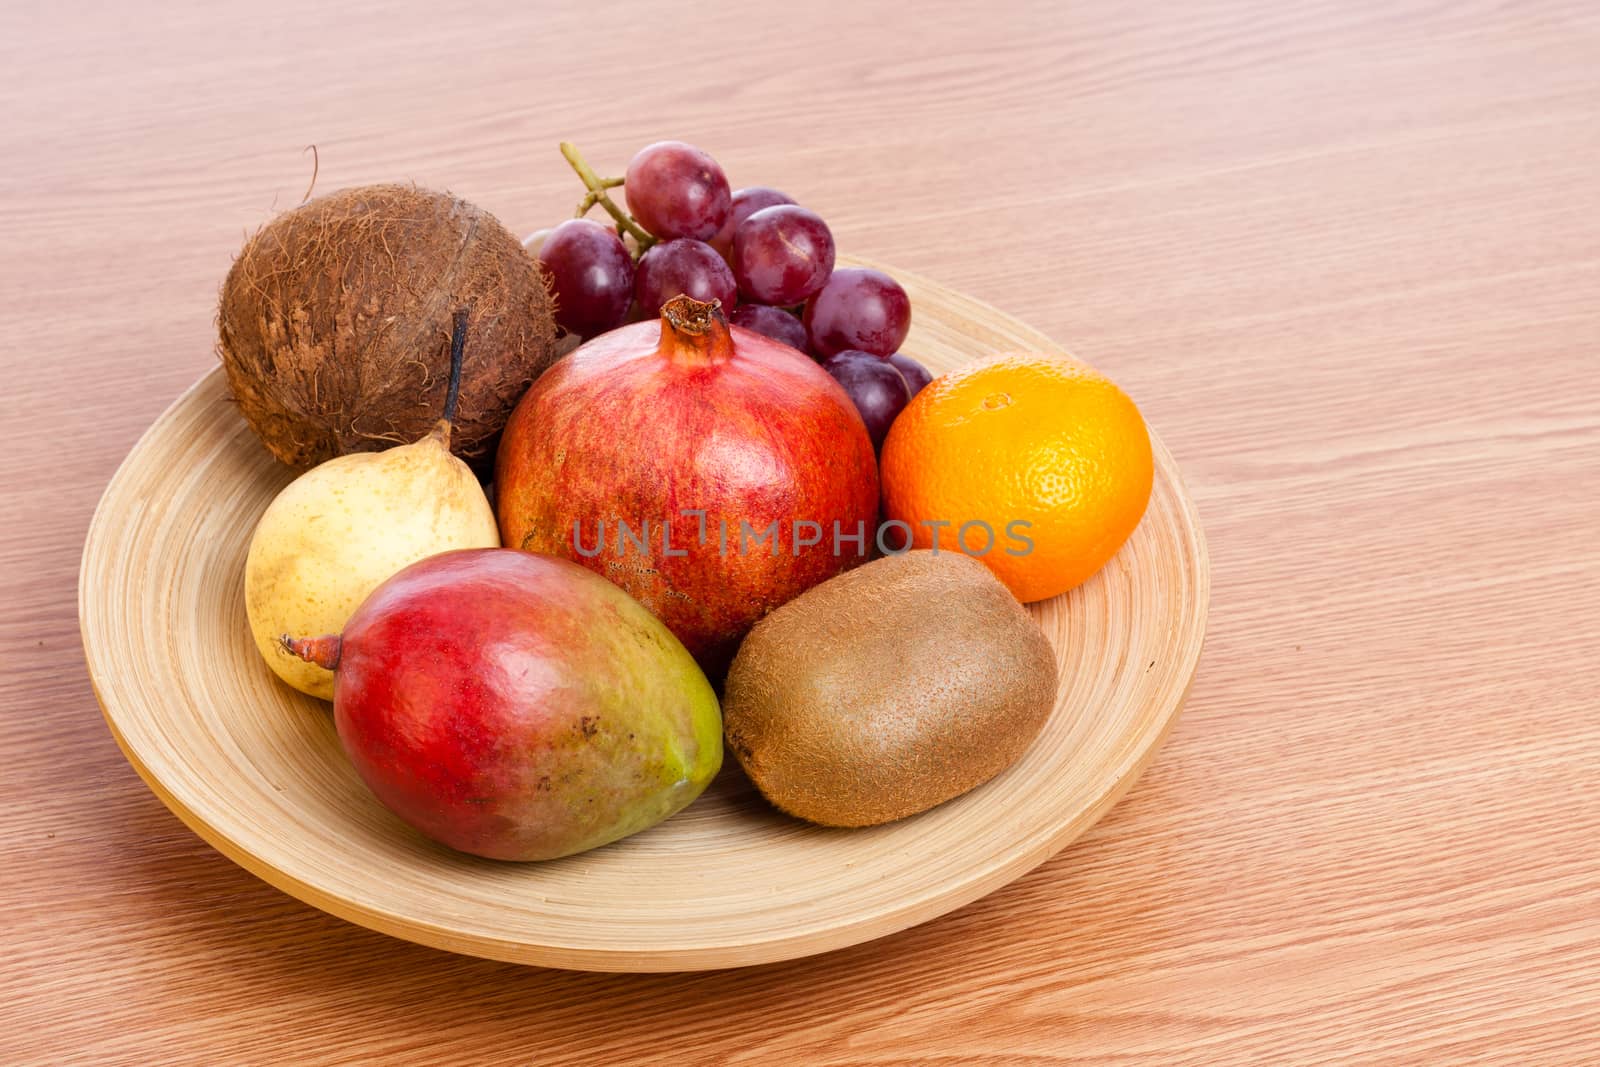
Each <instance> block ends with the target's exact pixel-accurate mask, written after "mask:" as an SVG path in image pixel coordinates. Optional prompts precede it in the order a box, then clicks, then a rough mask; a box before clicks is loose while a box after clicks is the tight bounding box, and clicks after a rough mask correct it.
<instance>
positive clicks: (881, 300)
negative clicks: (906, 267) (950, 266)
mask: <svg viewBox="0 0 1600 1067" xmlns="http://www.w3.org/2000/svg"><path fill="white" fill-rule="evenodd" d="M805 324H806V335H807V337H808V338H809V339H810V342H811V352H812V354H813V355H816V356H819V357H821V358H824V359H826V358H827V357H828V356H831V355H833V354H834V353H835V352H842V351H844V350H845V349H850V348H854V349H858V350H860V351H862V352H871V353H872V354H873V355H875V356H882V357H885V358H887V357H888V356H890V355H892V354H894V352H895V351H897V350H898V349H899V348H900V345H901V344H903V343H904V342H905V339H906V334H907V332H909V331H910V329H911V298H910V297H908V296H906V291H905V290H904V289H902V288H900V286H899V284H898V283H896V282H895V280H894V279H893V278H891V277H889V276H888V275H887V274H885V273H883V271H881V270H870V269H868V268H865V267H840V268H839V269H838V270H836V271H834V272H833V274H832V275H831V276H830V277H829V278H828V283H827V284H826V285H824V286H823V287H822V289H821V290H819V291H818V292H817V294H816V295H815V296H813V297H812V298H811V299H810V301H808V302H807V303H806V312H805Z"/></svg>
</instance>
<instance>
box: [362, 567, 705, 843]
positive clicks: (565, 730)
mask: <svg viewBox="0 0 1600 1067" xmlns="http://www.w3.org/2000/svg"><path fill="white" fill-rule="evenodd" d="M334 720H335V723H336V725H337V728H338V732H339V739H340V741H341V742H342V743H343V745H344V749H345V751H346V753H348V755H349V757H350V760H351V762H352V763H353V764H354V765H355V768H356V770H357V772H358V773H359V774H360V775H361V778H362V779H363V781H365V782H366V784H367V785H368V787H369V788H371V790H372V791H373V793H374V794H376V795H377V797H378V799H379V800H380V801H382V802H383V804H384V805H385V806H386V807H388V808H389V809H390V810H391V811H393V812H394V813H395V814H397V815H398V816H400V818H402V819H404V820H405V821H406V822H407V823H410V824H411V825H412V826H413V827H415V828H416V829H418V830H420V831H421V832H422V833H424V834H426V835H427V836H428V837H431V838H433V839H434V840H436V841H439V842H441V843H443V844H446V845H449V846H450V847H452V848H455V849H459V850H460V851H462V852H469V853H472V854H474V855H478V856H485V857H488V858H490V859H502V860H542V859H552V858H555V857H558V856H565V855H570V854H572V853H575V852H582V851H584V850H586V849H591V848H598V847H599V846H601V845H604V844H607V843H609V842H612V841H615V840H617V839H618V838H621V837H625V836H627V835H629V834H633V833H637V832H638V831H640V830H644V829H646V828H648V827H650V826H653V825H655V824H656V823H658V822H660V821H661V820H663V819H665V818H667V817H668V816H669V815H672V814H673V813H674V812H677V811H679V810H680V809H682V808H683V807H684V806H686V805H687V804H688V803H689V802H690V801H692V800H693V799H694V798H695V797H696V796H698V795H699V794H700V792H701V791H702V790H703V789H704V788H705V787H706V785H707V784H708V783H709V782H710V781H711V779H712V777H713V776H715V774H716V772H717V769H718V768H719V767H720V766H721V763H722V739H721V738H722V724H721V715H720V713H719V710H718V706H717V699H716V694H715V692H714V691H713V690H712V688H711V685H710V683H709V682H707V680H706V678H705V675H704V674H703V673H702V672H701V671H700V669H699V667H698V666H697V665H696V664H695V662H694V659H693V658H692V657H691V656H690V655H689V654H688V652H687V651H686V650H685V649H684V647H683V646H682V644H680V643H679V642H678V640H677V639H676V638H674V637H673V636H672V634H671V633H670V632H669V631H668V630H667V629H666V628H665V627H664V626H663V625H662V624H661V623H660V622H659V621H658V620H657V619H655V618H654V617H653V616H652V615H651V614H650V613H649V612H648V611H646V610H645V609H644V608H643V607H641V606H640V605H639V604H638V603H637V602H635V601H634V600H632V599H631V598H630V597H629V596H628V595H627V594H626V593H624V592H623V591H622V590H620V589H618V588H617V587H616V586H615V585H613V584H612V583H610V582H608V581H606V580H605V579H603V578H600V577H598V576H597V575H595V574H594V573H593V572H591V571H588V570H585V569H584V568H582V567H578V566H576V565H575V564H573V563H570V562H568V561H566V560H562V559H556V558H554V557H550V556H539V555H532V554H529V553H525V552H516V551H511V550H508V549H470V550H463V551H456V552H446V553H442V554H440V555H437V556H432V557H430V558H428V559H425V560H422V561H421V562H419V563H416V564H413V565H412V566H410V567H407V568H406V569H405V570H402V571H401V572H400V573H398V574H397V575H395V576H394V577H393V578H391V579H389V580H388V581H387V582H385V583H384V584H383V585H382V586H380V587H379V588H378V589H377V591H375V592H374V593H373V594H372V596H371V597H370V598H368V599H367V600H366V602H365V603H363V604H362V605H361V607H360V608H359V609H358V610H357V611H356V613H355V615H353V616H352V617H351V619H350V623H349V625H348V626H347V627H346V628H345V631H344V633H343V635H342V639H341V644H340V653H339V663H338V669H337V672H336V675H335V682H334Z"/></svg>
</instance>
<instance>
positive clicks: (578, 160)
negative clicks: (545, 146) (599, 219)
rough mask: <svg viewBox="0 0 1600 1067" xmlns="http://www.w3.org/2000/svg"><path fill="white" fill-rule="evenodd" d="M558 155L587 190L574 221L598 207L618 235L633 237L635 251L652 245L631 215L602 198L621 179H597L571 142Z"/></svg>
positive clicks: (652, 238) (562, 144)
mask: <svg viewBox="0 0 1600 1067" xmlns="http://www.w3.org/2000/svg"><path fill="white" fill-rule="evenodd" d="M561 154H562V155H563V156H564V157H566V160H567V162H568V163H570V164H571V165H572V169H573V170H574V171H576V172H577V174H578V177H579V178H580V179H582V181H583V185H584V188H586V189H588V190H589V192H588V194H587V195H585V196H584V198H583V199H582V200H581V201H579V203H578V214H577V217H578V218H580V219H581V218H583V217H584V216H585V215H587V214H588V213H589V209H590V208H592V207H594V206H595V205H596V204H599V205H600V206H601V207H603V208H605V209H606V213H607V214H608V215H610V216H611V217H612V218H613V219H615V220H616V222H617V229H618V231H620V232H624V233H629V234H632V235H633V239H634V240H635V241H637V242H638V243H639V251H640V252H641V253H642V252H644V250H645V249H647V248H649V247H650V246H651V245H653V244H655V243H656V239H655V238H654V237H652V236H651V235H650V234H649V232H647V231H646V230H645V228H644V227H643V226H640V225H639V224H638V223H637V222H635V221H633V217H632V216H631V215H629V214H628V213H627V212H626V211H624V210H622V209H621V208H620V207H618V206H617V205H616V204H614V203H612V200H611V197H610V196H608V195H607V194H606V190H607V189H615V188H617V187H618V186H619V185H621V184H622V181H623V180H622V179H621V178H602V177H600V175H598V174H596V173H595V172H594V168H593V167H591V166H589V162H588V161H587V160H586V159H584V158H583V155H582V154H581V153H580V152H579V151H578V146H577V145H575V144H573V143H572V142H571V141H562V142H561Z"/></svg>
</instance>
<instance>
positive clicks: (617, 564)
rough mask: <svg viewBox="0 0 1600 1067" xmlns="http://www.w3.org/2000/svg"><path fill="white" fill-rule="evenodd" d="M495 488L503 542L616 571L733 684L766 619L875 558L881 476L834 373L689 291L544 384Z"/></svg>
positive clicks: (514, 433) (581, 354)
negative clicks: (732, 664) (755, 628)
mask: <svg viewBox="0 0 1600 1067" xmlns="http://www.w3.org/2000/svg"><path fill="white" fill-rule="evenodd" d="M495 491H496V494H497V497H498V508H497V510H498V517H499V520H500V532H501V540H502V543H503V544H505V545H506V546H507V547H508V548H522V549H526V550H528V551H533V552H545V553H550V554H552V555H559V556H565V557H567V558H569V559H572V560H575V561H576V562H578V563H581V564H583V565H584V566H586V567H589V568H590V569H592V570H595V571H598V572H599V573H601V574H603V575H605V576H606V577H607V578H610V579H611V580H612V581H613V582H615V583H616V584H618V585H620V586H621V587H622V588H623V589H625V590H627V591H628V592H629V593H631V594H632V595H633V596H634V598H635V599H637V600H639V601H640V602H641V603H643V604H644V605H645V607H647V608H649V609H650V610H651V611H653V612H654V613H655V614H656V616H657V617H658V618H660V619H661V620H662V621H663V622H664V623H666V625H667V628H668V629H670V630H671V631H672V632H673V634H674V635H676V636H677V638H678V639H679V640H680V641H682V642H683V644H684V645H685V646H686V647H687V648H688V649H689V651H690V652H691V653H692V654H693V655H694V657H695V659H697V660H698V661H699V662H700V664H701V666H702V667H704V668H705V670H706V672H707V673H708V674H710V675H711V676H712V677H714V678H720V677H721V675H722V673H723V672H724V671H725V670H726V668H727V665H728V663H729V661H730V660H731V659H732V657H733V653H734V651H735V650H736V649H737V647H738V643H739V640H740V639H741V638H742V637H743V636H744V634H745V633H746V631H748V630H749V629H750V627H751V626H752V625H753V624H754V623H755V621H756V620H757V619H759V618H761V617H762V616H763V615H765V614H766V613H767V612H769V611H772V610H773V609H774V608H777V607H779V606H780V605H782V604H784V603H785V602H787V601H789V600H790V599H792V598H794V597H796V596H798V595H799V594H801V593H803V592H805V591H806V590H807V589H809V588H811V587H812V586H813V585H816V584H817V583H819V582H822V581H825V580H826V579H828V578H831V577H833V576H834V575H836V574H838V573H840V572H841V571H844V570H846V569H848V568H850V567H852V566H855V565H856V564H858V563H861V562H864V561H865V560H866V559H867V558H868V552H869V550H870V548H871V546H872V544H873V534H874V525H875V523H876V520H877V510H878V471H877V464H876V461H875V460H874V458H873V451H872V442H871V441H870V440H869V439H868V437H867V431H866V427H865V426H864V425H863V424H862V422H861V417H860V415H858V414H857V413H856V410H855V406H854V405H853V404H852V403H851V402H850V398H849V397H848V396H846V395H845V393H844V391H843V390H842V389H841V388H840V387H839V386H838V384H837V383H835V382H834V381H833V379H832V378H830V377H829V376H828V375H827V373H826V372H824V371H823V370H822V368H820V367H819V366H817V365H816V364H815V363H814V362H812V361H811V360H810V359H808V358H806V357H805V356H803V355H801V354H800V353H799V352H796V351H795V350H794V349H792V348H790V347H789V346H787V345H784V344H780V343H779V342H777V341H774V340H772V339H771V338H768V337H766V336H764V335H762V334H758V333H755V332H753V331H750V330H745V329H742V328H740V327H732V328H730V327H729V326H728V324H727V321H726V319H724V317H723V314H722V310H721V308H720V306H719V305H718V304H716V303H715V302H711V303H701V302H700V301H697V300H693V299H691V298H689V297H677V298H675V299H673V300H670V301H668V302H667V303H666V304H665V305H664V306H663V307H662V309H661V318H660V321H659V322H653V321H652V322H642V323H637V324H634V325H631V326H624V327H622V328H620V329H617V330H612V331H611V332H610V333H606V334H602V335H601V336H599V337H597V338H595V339H594V340H592V341H589V342H588V343H587V344H584V345H582V346H580V347H579V348H578V349H577V350H575V351H574V352H572V354H571V355H569V356H567V357H566V358H565V359H563V360H561V361H560V362H559V363H557V364H555V365H554V366H553V367H551V368H550V370H549V371H547V372H546V373H545V374H544V375H543V376H541V377H540V378H539V380H538V381H537V382H535V383H534V385H533V387H532V388H531V389H529V390H528V392H527V394H526V395H525V396H524V397H523V398H522V401H521V403H519V404H518V405H517V409H516V411H515V412H514V413H513V414H512V416H511V421H510V422H509V423H508V424H507V426H506V431H505V437H504V438H503V439H502V441H501V443H500V452H499V457H498V460H497V464H496V472H495Z"/></svg>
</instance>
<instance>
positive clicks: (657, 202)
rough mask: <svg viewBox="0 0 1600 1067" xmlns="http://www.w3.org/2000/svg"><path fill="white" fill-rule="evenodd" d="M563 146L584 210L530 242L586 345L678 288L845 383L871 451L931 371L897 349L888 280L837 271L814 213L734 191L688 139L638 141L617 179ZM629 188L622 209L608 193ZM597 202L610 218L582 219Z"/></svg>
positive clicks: (772, 192) (903, 323)
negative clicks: (642, 144) (579, 183)
mask: <svg viewBox="0 0 1600 1067" xmlns="http://www.w3.org/2000/svg"><path fill="white" fill-rule="evenodd" d="M561 152H562V155H564V156H565V157H566V158H567V161H568V162H569V163H571V164H572V167H573V169H574V170H575V171H577V172H578V176H579V177H580V178H582V179H583V182H584V185H585V186H586V187H587V188H588V190H589V192H588V195H586V196H585V197H584V198H583V201H582V202H581V203H580V204H579V205H578V212H577V217H576V218H572V219H568V220H567V221H566V222H563V223H561V224H560V225H559V226H556V227H555V228H553V229H549V230H540V231H538V232H537V233H534V234H531V235H530V236H529V237H528V238H527V239H526V240H525V242H524V243H525V244H526V245H527V246H528V248H529V250H530V251H532V252H533V253H534V254H535V255H536V256H537V257H538V259H539V262H540V263H541V264H542V265H543V267H544V270H545V273H546V275H547V276H548V277H549V279H550V283H551V289H552V291H553V292H554V293H555V297H556V321H557V323H558V324H559V325H560V326H561V328H562V329H564V330H566V331H567V332H568V333H570V334H574V335H576V336H578V337H581V338H583V339H585V340H587V339H588V338H590V337H594V336H596V335H597V334H601V333H604V332H605V331H607V330H611V329H614V328H616V327H618V326H621V325H622V324H623V323H625V322H633V321H639V320H641V319H644V318H648V317H653V316H655V315H656V314H658V313H659V311H660V308H661V305H662V304H664V303H666V302H667V301H668V300H671V299H672V298H673V297H675V296H678V295H679V294H686V295H688V296H691V297H693V298H694V299H696V300H705V301H710V300H716V301H718V302H720V303H721V305H722V307H723V308H724V309H729V310H728V321H729V322H731V323H732V324H733V325H735V326H742V327H744V328H745V329H749V330H755V331H756V332H758V333H762V334H765V335H766V336H768V337H771V338H773V339H775V340H778V341H781V342H782V343H784V344H786V345H789V346H790V347H792V348H795V349H798V350H799V351H801V352H804V353H807V354H809V355H810V356H811V358H813V359H815V360H817V361H818V362H819V363H821V364H822V367H823V369H824V370H826V371H827V372H828V373H829V374H830V375H832V376H833V378H834V380H835V381H837V382H838V383H839V384H840V385H841V386H843V387H844V390H845V392H846V393H848V394H849V396H850V399H851V400H852V401H853V402H854V403H855V405H856V409H857V410H858V411H859V412H860V413H861V418H862V420H863V421H864V422H865V423H866V425H867V432H868V434H869V435H870V436H871V437H872V442H873V444H874V446H878V445H881V444H882V443H883V438H884V435H885V434H887V433H888V432H889V425H890V424H891V423H892V422H893V421H894V418H895V416H896V415H898V414H899V413H900V411H901V409H902V408H904V407H905V406H906V404H907V403H908V402H909V401H910V399H911V397H913V396H915V395H916V393H917V392H918V390H920V389H921V388H922V387H923V386H925V385H926V384H928V382H929V380H930V379H931V375H930V374H929V373H928V371H927V370H926V369H925V368H924V367H923V366H922V364H920V363H918V362H917V361H916V360H914V359H912V358H911V357H909V356H906V355H904V354H903V353H901V352H900V351H899V349H900V345H901V344H902V343H904V341H905V339H906V333H907V331H909V330H910V328H911V300H910V298H909V297H907V296H906V291H905V290H904V289H902V288H901V287H900V286H899V285H898V284H897V283H896V282H895V280H894V279H893V278H891V277H889V276H888V275H887V274H885V273H883V272H882V271H878V270H869V269H866V268H861V267H840V268H838V269H837V270H836V269H834V265H833V260H834V245H833V234H832V233H831V232H830V231H829V230H828V225H827V223H825V222H823V221H822V219H821V217H820V216H818V215H817V214H816V213H815V212H812V211H808V210H807V209H805V208H804V207H801V206H800V205H799V204H797V203H795V201H794V200H793V198H791V197H789V196H787V195H785V194H784V193H781V192H779V191H778V190H776V189H770V188H767V187H766V186H760V185H757V186H751V187H749V188H745V189H739V190H731V189H730V188H729V185H728V178H727V175H725V174H724V173H723V171H722V168H721V167H720V166H718V165H717V161H716V160H714V159H712V158H711V157H710V156H709V155H707V154H706V153H705V152H702V151H701V150H700V149H698V148H696V147H694V146H693V145H688V144H684V143H682V142H681V141H659V142H657V143H655V144H652V145H649V146H647V147H646V148H643V149H641V150H640V151H639V152H638V154H636V155H635V156H634V157H633V160H632V161H631V162H629V164H628V169H627V172H626V174H625V175H624V176H623V177H621V178H601V177H599V176H598V175H597V174H596V173H595V172H594V170H593V169H592V168H590V166H589V165H588V163H587V162H585V161H584V159H583V157H582V156H580V155H579V154H578V151H577V149H576V148H574V147H573V146H572V145H571V144H569V143H563V144H562V145H561ZM617 186H621V187H622V191H623V196H624V197H625V198H626V202H627V210H626V211H624V210H623V209H622V208H621V207H620V206H619V205H617V204H616V203H615V202H614V201H613V200H612V199H611V197H610V195H609V194H608V190H610V189H613V188H616V187H617ZM596 206H599V207H602V208H604V209H605V210H606V212H607V213H608V214H609V215H610V216H611V220H612V225H602V224H601V223H599V222H596V221H594V220H592V219H589V218H587V217H586V216H587V215H588V213H589V211H590V209H592V208H594V207H596Z"/></svg>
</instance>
